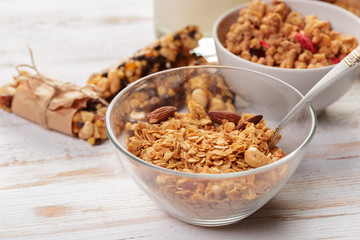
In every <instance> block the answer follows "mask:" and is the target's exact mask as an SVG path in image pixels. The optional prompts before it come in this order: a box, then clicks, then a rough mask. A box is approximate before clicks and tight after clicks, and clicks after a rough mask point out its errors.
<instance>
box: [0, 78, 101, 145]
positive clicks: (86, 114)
mask: <svg viewBox="0 0 360 240" xmlns="http://www.w3.org/2000/svg"><path fill="white" fill-rule="evenodd" d="M32 84H33V85H32ZM28 85H32V86H33V87H34V89H35V90H34V89H33V88H28ZM36 89H38V90H36ZM39 89H40V90H39ZM44 89H46V90H44ZM54 89H56V90H54ZM39 92H41V93H40V94H41V97H42V98H44V99H46V100H45V101H42V102H41V101H37V100H34V101H31V100H33V99H37V97H34V96H38V95H39ZM54 92H57V94H58V95H61V99H59V98H58V99H57V101H58V102H64V103H63V104H64V107H63V108H67V109H69V110H68V111H63V110H61V106H59V107H56V108H52V107H51V104H52V103H51V100H52V99H53V98H54V95H55V94H54ZM80 92H81V93H80ZM74 93H75V95H76V97H75V98H72V96H74V95H73V94H74ZM67 94H69V96H67ZM20 95H21V96H20ZM15 99H16V106H14V101H15ZM17 99H20V100H17ZM24 99H25V100H24ZM29 99H30V100H29ZM29 102H30V103H29ZM29 104H30V105H31V106H29ZM38 104H41V105H38ZM45 105H47V106H45ZM60 105H61V103H60ZM82 105H84V106H83V107H81V106H82ZM107 105H108V104H107V103H106V102H105V100H103V99H101V98H100V97H98V95H97V92H96V90H94V89H93V88H92V87H91V86H88V87H87V89H83V88H79V87H77V86H74V85H72V84H70V83H60V82H59V81H55V80H52V79H49V78H45V77H44V76H41V75H31V74H30V73H28V72H25V71H20V72H19V76H17V77H14V82H13V83H10V84H7V85H4V86H2V87H1V88H0V108H2V109H4V110H6V111H8V112H12V111H13V112H15V113H16V114H19V115H20V116H22V117H24V118H27V119H29V120H32V121H34V122H36V123H38V124H41V125H43V126H44V127H47V128H50V129H53V130H56V131H59V132H63V133H66V134H71V135H73V136H75V137H78V138H80V139H84V140H86V141H87V142H88V143H90V144H91V145H94V144H100V143H101V142H102V141H103V140H105V139H107V135H106V131H105V124H104V121H105V113H106V110H107ZM14 108H15V109H14ZM27 108H34V109H36V111H37V110H38V109H41V108H44V111H39V113H41V112H43V114H42V116H40V117H39V115H40V114H33V113H32V112H34V111H27V110H26V109H27ZM49 108H51V110H49ZM58 110H59V112H60V113H59V112H57V111H58ZM49 112H50V113H49ZM69 114H70V115H71V116H69V117H67V115H69ZM64 119H70V120H69V121H70V122H69V123H63V122H62V120H64ZM71 119H72V120H71ZM60 122H61V124H60ZM67 126H70V131H69V130H67V128H68V127H67Z"/></svg>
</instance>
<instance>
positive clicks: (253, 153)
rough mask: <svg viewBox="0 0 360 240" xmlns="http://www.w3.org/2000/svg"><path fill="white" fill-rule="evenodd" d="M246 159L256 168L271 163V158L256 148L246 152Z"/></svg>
mask: <svg viewBox="0 0 360 240" xmlns="http://www.w3.org/2000/svg"><path fill="white" fill-rule="evenodd" d="M244 159H245V162H246V163H247V164H248V165H249V166H250V167H254V168H257V167H261V166H265V165H267V164H269V163H271V160H270V158H268V157H267V156H265V155H264V154H263V153H262V152H260V151H259V150H258V149H257V148H254V147H250V148H248V149H247V150H246V151H245V154H244Z"/></svg>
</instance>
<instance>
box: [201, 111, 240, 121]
mask: <svg viewBox="0 0 360 240" xmlns="http://www.w3.org/2000/svg"><path fill="white" fill-rule="evenodd" d="M208 116H209V117H210V119H211V121H213V122H214V123H217V124H222V123H223V121H224V120H227V121H229V122H233V123H235V124H237V123H238V122H239V121H240V120H241V116H240V115H239V114H236V113H234V112H230V111H210V112H208Z"/></svg>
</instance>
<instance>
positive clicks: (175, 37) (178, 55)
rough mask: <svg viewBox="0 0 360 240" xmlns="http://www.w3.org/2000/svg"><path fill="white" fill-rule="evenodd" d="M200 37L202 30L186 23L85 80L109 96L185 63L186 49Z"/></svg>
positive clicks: (190, 47) (192, 45) (105, 95)
mask: <svg viewBox="0 0 360 240" xmlns="http://www.w3.org/2000/svg"><path fill="white" fill-rule="evenodd" d="M201 37H202V34H201V33H200V32H199V29H198V27H196V26H188V27H186V28H185V29H182V30H179V31H177V32H174V33H171V34H167V35H164V36H162V37H160V38H159V39H158V40H157V41H156V42H154V43H152V44H151V45H149V46H147V47H145V48H144V49H141V50H140V51H138V52H137V53H135V54H134V56H132V57H129V58H127V59H124V60H122V61H121V62H120V63H119V64H117V65H114V66H111V67H109V68H108V69H106V70H105V71H104V72H102V73H96V74H93V75H92V76H91V77H90V79H89V80H88V84H94V85H96V86H97V87H99V89H100V90H101V91H102V92H103V94H104V97H105V98H106V99H108V100H109V99H112V98H113V97H114V96H115V95H116V94H117V93H118V92H119V91H120V90H121V89H123V88H124V87H126V86H127V85H128V84H129V83H132V82H134V81H136V80H138V79H140V78H141V77H144V76H146V75H148V74H151V73H155V72H158V71H161V70H164V69H168V68H171V67H174V66H175V67H176V66H179V65H180V66H181V65H187V60H186V58H188V57H189V56H190V55H191V53H190V50H192V49H194V48H195V47H196V46H197V45H198V40H199V39H200V38H201Z"/></svg>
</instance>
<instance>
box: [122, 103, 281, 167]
mask: <svg viewBox="0 0 360 240" xmlns="http://www.w3.org/2000/svg"><path fill="white" fill-rule="evenodd" d="M188 110H189V112H188V113H185V114H179V113H174V115H173V116H169V118H168V119H167V120H165V121H162V122H160V123H157V124H150V123H147V122H139V123H134V124H131V123H128V124H127V125H126V130H127V133H131V135H132V136H130V134H128V139H127V144H128V147H127V149H128V151H129V152H130V153H132V154H134V155H135V156H137V157H139V158H141V159H143V160H145V161H147V162H149V163H152V164H155V165H157V166H160V167H164V168H168V169H172V170H177V171H182V172H189V173H231V172H239V171H244V170H249V169H254V168H257V167H261V166H264V165H267V164H270V163H272V162H275V161H277V160H279V159H281V158H282V157H284V156H285V153H284V152H283V151H282V150H281V149H279V148H278V147H276V146H274V147H271V148H270V147H269V145H268V141H269V139H271V137H272V136H273V134H274V131H273V130H271V129H269V127H268V126H266V122H265V120H262V121H260V122H259V123H257V124H254V123H252V122H246V121H245V120H246V119H249V118H250V117H252V116H254V114H247V113H243V114H242V116H241V119H240V121H239V122H244V121H245V122H246V127H245V129H244V130H242V129H240V130H237V129H236V125H237V124H238V123H236V122H231V121H227V120H226V119H224V121H223V123H222V124H221V125H217V126H216V125H215V124H214V122H213V121H212V120H211V119H210V117H209V116H208V114H207V113H206V111H205V109H204V108H203V107H202V106H201V105H200V104H198V103H196V102H195V101H192V100H190V101H189V103H188ZM219 114H221V112H219Z"/></svg>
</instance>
